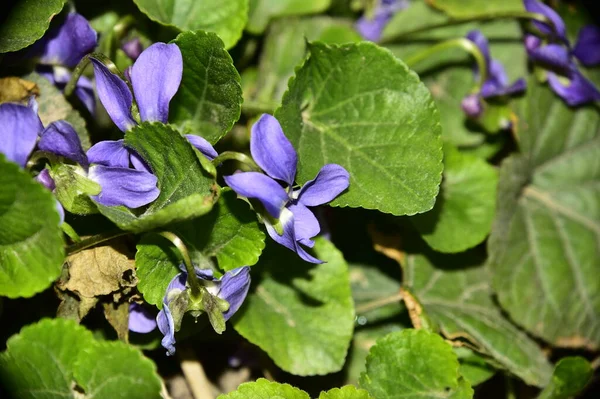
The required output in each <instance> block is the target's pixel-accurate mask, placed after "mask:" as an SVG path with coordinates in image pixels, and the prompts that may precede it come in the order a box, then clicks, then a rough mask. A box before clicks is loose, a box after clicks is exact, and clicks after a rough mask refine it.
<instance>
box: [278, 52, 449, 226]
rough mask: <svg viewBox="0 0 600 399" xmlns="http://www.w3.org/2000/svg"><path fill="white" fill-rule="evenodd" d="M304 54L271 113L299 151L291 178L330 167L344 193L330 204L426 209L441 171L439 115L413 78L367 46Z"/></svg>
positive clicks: (307, 176)
mask: <svg viewBox="0 0 600 399" xmlns="http://www.w3.org/2000/svg"><path fill="white" fill-rule="evenodd" d="M310 51H311V56H310V58H309V59H308V60H307V61H306V62H305V63H304V65H303V66H302V67H301V68H300V69H299V70H298V71H297V72H296V76H295V78H294V79H293V80H291V81H290V86H289V91H288V92H287V93H286V94H285V96H284V98H283V101H282V106H281V108H279V109H278V110H277V111H276V113H275V116H276V117H277V118H278V119H279V121H280V122H281V125H282V127H283V131H284V132H285V134H286V135H287V136H288V138H289V139H290V141H291V142H292V144H293V145H294V147H295V148H296V149H297V151H298V157H299V160H298V176H297V180H298V181H299V182H300V183H304V182H306V181H308V180H310V179H313V178H314V176H315V175H316V174H317V172H318V171H319V169H320V168H321V167H322V166H323V164H326V163H337V164H339V165H342V166H343V167H344V168H346V170H348V172H349V173H350V188H349V190H348V191H346V192H345V193H344V194H342V195H340V196H339V197H338V198H336V199H335V200H334V201H332V203H331V205H333V206H350V207H362V208H366V209H377V210H380V211H382V212H385V213H391V214H394V215H405V214H408V215H412V214H415V213H419V212H425V211H427V210H429V209H431V208H432V207H433V204H434V202H435V197H436V195H437V193H438V189H439V184H440V180H441V172H442V164H441V158H442V150H441V141H440V125H439V114H438V112H437V109H436V107H435V104H434V103H433V100H432V98H431V95H430V94H429V92H428V91H427V89H426V88H425V86H424V85H423V84H422V83H421V82H420V81H419V79H418V77H417V75H416V74H415V73H413V72H411V71H410V70H409V69H408V68H407V67H406V66H405V65H404V64H403V63H402V62H401V61H399V60H397V59H395V58H394V57H393V56H392V54H391V53H389V52H388V51H386V50H384V49H382V48H379V47H377V46H375V45H374V44H371V43H366V42H362V43H359V44H348V45H343V46H339V47H338V46H327V45H324V44H320V43H313V44H311V45H310Z"/></svg>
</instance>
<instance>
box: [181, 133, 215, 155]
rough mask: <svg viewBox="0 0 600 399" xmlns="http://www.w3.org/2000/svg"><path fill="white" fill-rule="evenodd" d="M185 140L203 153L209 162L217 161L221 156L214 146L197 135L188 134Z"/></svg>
mask: <svg viewBox="0 0 600 399" xmlns="http://www.w3.org/2000/svg"><path fill="white" fill-rule="evenodd" d="M185 138H186V139H188V141H189V142H190V143H191V144H192V145H193V146H194V147H196V149H197V150H198V151H200V152H201V153H202V155H204V156H205V157H206V158H208V160H209V161H212V160H213V159H215V158H216V157H217V156H219V154H218V153H217V151H215V149H214V148H213V146H212V145H210V143H209V142H208V141H207V140H206V139H205V138H204V137H200V136H196V135H195V134H186V135H185Z"/></svg>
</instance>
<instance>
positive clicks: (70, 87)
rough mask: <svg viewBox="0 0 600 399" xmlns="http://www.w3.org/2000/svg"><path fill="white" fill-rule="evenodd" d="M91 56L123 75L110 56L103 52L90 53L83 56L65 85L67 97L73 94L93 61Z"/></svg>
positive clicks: (112, 70)
mask: <svg viewBox="0 0 600 399" xmlns="http://www.w3.org/2000/svg"><path fill="white" fill-rule="evenodd" d="M91 57H93V58H96V59H98V60H99V61H100V62H102V63H103V64H104V65H106V67H107V68H108V69H109V70H110V71H111V72H113V73H116V74H117V75H121V73H120V71H119V68H117V66H116V65H115V63H114V62H112V61H111V60H110V58H108V57H107V56H105V55H104V54H102V53H91V54H88V55H86V56H85V57H83V58H82V59H81V61H79V64H77V66H76V67H75V69H74V70H73V73H72V74H71V79H69V83H67V85H66V86H65V91H64V93H65V97H69V96H71V95H72V94H73V92H74V91H75V88H76V87H77V81H78V80H79V78H80V77H81V75H83V71H84V70H85V68H86V67H87V66H88V64H89V63H90V62H91V61H90V58H91Z"/></svg>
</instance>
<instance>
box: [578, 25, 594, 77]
mask: <svg viewBox="0 0 600 399" xmlns="http://www.w3.org/2000/svg"><path fill="white" fill-rule="evenodd" d="M573 55H574V56H575V57H577V59H578V60H579V61H580V62H581V63H582V64H583V65H585V66H587V67H591V66H596V65H598V64H600V27H598V26H596V25H587V26H584V27H583V28H581V30H580V31H579V35H578V36H577V43H575V47H574V48H573Z"/></svg>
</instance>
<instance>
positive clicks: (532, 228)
mask: <svg viewBox="0 0 600 399" xmlns="http://www.w3.org/2000/svg"><path fill="white" fill-rule="evenodd" d="M519 121H520V124H519V128H518V132H519V139H520V147H521V150H522V155H519V156H513V157H511V158H509V159H508V160H506V161H505V162H504V163H503V165H502V168H501V171H500V183H499V189H498V200H497V203H498V211H497V218H496V222H495V224H494V226H493V229H492V234H491V236H490V240H489V244H488V251H489V254H490V259H489V264H490V266H491V271H492V272H493V286H494V289H495V291H496V293H497V295H498V300H499V302H500V304H501V306H502V307H503V308H504V309H505V310H506V311H507V312H508V314H509V315H510V317H511V319H512V320H514V321H515V322H517V323H518V324H520V325H522V326H523V327H525V328H526V329H527V330H528V331H529V332H531V333H533V334H535V335H537V336H539V337H542V338H543V339H545V340H546V341H548V342H550V343H552V344H554V345H555V346H564V347H589V348H597V347H598V345H599V344H600V317H599V315H600V279H598V278H597V277H598V273H597V272H598V268H597V266H598V253H599V252H600V246H599V243H600V184H598V183H599V182H600V179H599V177H600V162H598V159H599V158H598V153H600V113H599V112H598V111H597V109H595V108H594V107H585V108H584V107H582V108H578V109H572V108H569V107H567V106H566V105H565V104H564V103H563V101H562V100H560V99H559V98H558V97H556V96H555V95H554V94H553V93H551V92H550V90H549V89H547V88H545V87H542V86H541V85H539V84H536V83H535V82H533V80H531V81H530V82H529V89H528V91H527V96H526V97H525V98H524V99H523V100H522V101H521V102H520V104H519ZM523 304H527V306H523Z"/></svg>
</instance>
